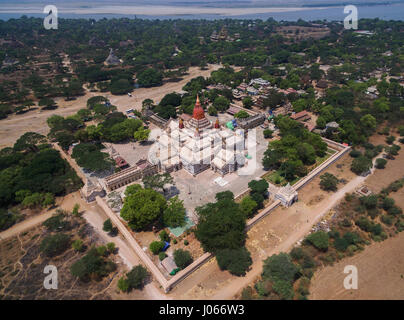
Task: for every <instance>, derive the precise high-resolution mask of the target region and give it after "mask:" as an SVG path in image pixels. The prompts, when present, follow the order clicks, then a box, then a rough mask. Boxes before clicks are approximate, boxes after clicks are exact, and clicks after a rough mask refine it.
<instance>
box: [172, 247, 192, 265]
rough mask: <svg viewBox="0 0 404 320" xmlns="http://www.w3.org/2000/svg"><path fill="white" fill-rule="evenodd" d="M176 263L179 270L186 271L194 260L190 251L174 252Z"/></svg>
mask: <svg viewBox="0 0 404 320" xmlns="http://www.w3.org/2000/svg"><path fill="white" fill-rule="evenodd" d="M174 261H175V264H176V265H177V266H178V267H179V268H181V269H185V268H186V267H187V266H188V265H190V264H191V263H192V261H193V259H192V256H191V254H190V253H189V251H186V250H182V249H178V250H175V251H174Z"/></svg>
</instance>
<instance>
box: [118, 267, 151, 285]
mask: <svg viewBox="0 0 404 320" xmlns="http://www.w3.org/2000/svg"><path fill="white" fill-rule="evenodd" d="M147 276H148V272H147V270H146V269H145V268H144V267H143V266H141V265H137V266H136V267H133V268H132V270H131V271H129V272H128V273H127V274H126V278H125V277H121V278H120V279H119V280H118V289H119V290H121V291H123V292H129V291H131V290H132V289H142V288H143V286H144V284H145V281H146V279H147Z"/></svg>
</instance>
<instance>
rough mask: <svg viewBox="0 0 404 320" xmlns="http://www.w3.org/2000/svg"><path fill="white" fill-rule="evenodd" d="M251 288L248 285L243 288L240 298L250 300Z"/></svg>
mask: <svg viewBox="0 0 404 320" xmlns="http://www.w3.org/2000/svg"><path fill="white" fill-rule="evenodd" d="M252 294H253V290H252V288H251V287H250V286H248V287H247V288H244V289H243V291H242V292H241V300H251V299H252Z"/></svg>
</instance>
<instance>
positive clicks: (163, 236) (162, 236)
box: [159, 230, 170, 242]
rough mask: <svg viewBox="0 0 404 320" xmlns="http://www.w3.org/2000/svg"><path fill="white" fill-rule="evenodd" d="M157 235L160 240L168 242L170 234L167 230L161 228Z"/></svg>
mask: <svg viewBox="0 0 404 320" xmlns="http://www.w3.org/2000/svg"><path fill="white" fill-rule="evenodd" d="M159 237H160V240H161V241H165V242H170V236H169V235H168V233H167V231H165V230H163V231H161V232H160V233H159Z"/></svg>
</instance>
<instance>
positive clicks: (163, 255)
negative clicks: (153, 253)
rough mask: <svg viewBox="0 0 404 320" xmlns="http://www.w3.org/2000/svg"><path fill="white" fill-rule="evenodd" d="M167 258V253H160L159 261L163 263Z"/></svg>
mask: <svg viewBox="0 0 404 320" xmlns="http://www.w3.org/2000/svg"><path fill="white" fill-rule="evenodd" d="M165 258H167V254H166V253H165V252H159V260H160V261H163V260H164V259H165Z"/></svg>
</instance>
